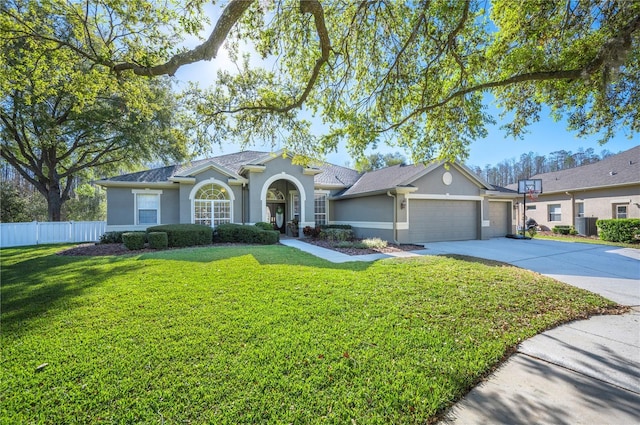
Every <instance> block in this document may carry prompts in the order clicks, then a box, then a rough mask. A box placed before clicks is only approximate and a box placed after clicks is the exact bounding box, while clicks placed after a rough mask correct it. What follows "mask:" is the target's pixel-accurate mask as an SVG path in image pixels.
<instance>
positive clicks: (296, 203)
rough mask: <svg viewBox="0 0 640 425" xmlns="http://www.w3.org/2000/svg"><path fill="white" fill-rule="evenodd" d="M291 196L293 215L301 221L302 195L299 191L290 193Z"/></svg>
mask: <svg viewBox="0 0 640 425" xmlns="http://www.w3.org/2000/svg"><path fill="white" fill-rule="evenodd" d="M289 196H290V197H291V202H290V205H291V215H290V217H293V218H294V219H296V220H298V221H300V194H299V193H298V191H297V190H292V191H289Z"/></svg>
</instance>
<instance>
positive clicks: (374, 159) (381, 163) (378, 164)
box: [354, 152, 407, 173]
mask: <svg viewBox="0 0 640 425" xmlns="http://www.w3.org/2000/svg"><path fill="white" fill-rule="evenodd" d="M406 162H407V159H406V158H405V157H404V156H403V155H402V154H401V153H400V152H395V153H387V154H384V155H383V154H381V153H379V152H376V153H372V154H370V155H367V156H366V157H362V158H359V159H356V161H355V165H354V168H355V169H356V170H358V171H360V172H361V173H364V172H366V171H373V170H379V169H380V168H385V167H391V166H393V165H399V164H405V163H406Z"/></svg>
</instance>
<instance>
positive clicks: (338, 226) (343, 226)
mask: <svg viewBox="0 0 640 425" xmlns="http://www.w3.org/2000/svg"><path fill="white" fill-rule="evenodd" d="M318 227H319V228H320V230H325V229H345V230H350V229H351V225H350V224H321V225H320V226H318Z"/></svg>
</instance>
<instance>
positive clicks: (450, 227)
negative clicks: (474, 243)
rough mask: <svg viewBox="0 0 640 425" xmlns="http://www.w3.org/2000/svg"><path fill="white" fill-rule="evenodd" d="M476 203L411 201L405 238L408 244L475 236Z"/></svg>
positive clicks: (476, 224) (476, 221) (461, 239)
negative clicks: (407, 231)
mask: <svg viewBox="0 0 640 425" xmlns="http://www.w3.org/2000/svg"><path fill="white" fill-rule="evenodd" d="M479 222H480V221H479V217H478V202H477V201H466V200H465V201H450V200H446V201H445V200H411V202H410V203H409V239H410V242H412V243H419V242H439V241H465V240H470V239H478V227H479Z"/></svg>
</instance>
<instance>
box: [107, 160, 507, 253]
mask: <svg viewBox="0 0 640 425" xmlns="http://www.w3.org/2000/svg"><path fill="white" fill-rule="evenodd" d="M97 183H98V184H100V185H101V186H103V187H105V188H106V189H107V230H136V229H146V228H147V227H149V226H152V225H156V224H169V223H201V224H206V225H210V226H213V227H215V226H217V225H218V224H221V223H240V224H254V223H256V222H259V221H266V222H270V223H272V224H274V225H275V227H276V228H277V229H278V230H280V231H281V232H282V233H285V232H287V233H289V234H291V233H292V232H291V230H292V229H291V228H292V227H294V226H297V228H298V232H299V234H300V235H302V232H301V230H302V229H303V228H304V227H306V226H311V227H315V226H317V225H321V224H350V225H351V226H352V227H353V229H354V232H355V234H356V236H358V237H380V238H383V239H385V240H388V241H394V242H398V243H411V242H413V243H417V242H430V241H443V240H467V239H486V238H490V237H496V236H504V235H506V234H507V233H513V231H514V229H515V220H516V217H514V214H513V211H514V208H513V205H514V204H513V201H514V200H515V199H516V198H517V194H516V193H515V192H514V191H512V190H507V189H502V188H498V189H496V188H494V187H492V186H491V185H489V184H488V183H486V182H485V181H483V180H481V179H480V178H478V177H477V176H475V175H474V174H473V173H472V172H471V171H470V170H469V169H468V168H466V167H465V166H464V165H460V164H457V163H454V164H451V165H445V164H444V163H443V162H434V163H431V164H428V165H426V166H425V165H396V166H393V167H388V168H385V169H382V170H376V171H372V172H368V173H364V174H360V173H358V172H357V171H355V170H351V169H349V168H345V167H340V166H337V165H332V164H327V163H325V164H322V165H321V166H319V167H302V166H300V165H294V164H293V163H292V161H291V158H290V157H288V156H286V155H284V156H283V155H282V153H281V152H280V153H266V152H255V151H245V152H239V153H234V154H229V155H223V156H218V157H214V158H209V159H204V160H198V161H193V162H191V163H189V164H186V165H174V166H169V167H163V168H157V169H153V170H148V171H141V172H138V173H133V174H126V175H122V176H118V177H113V178H109V179H105V180H100V181H98V182H97Z"/></svg>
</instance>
